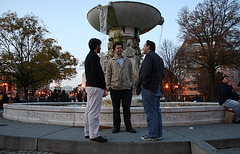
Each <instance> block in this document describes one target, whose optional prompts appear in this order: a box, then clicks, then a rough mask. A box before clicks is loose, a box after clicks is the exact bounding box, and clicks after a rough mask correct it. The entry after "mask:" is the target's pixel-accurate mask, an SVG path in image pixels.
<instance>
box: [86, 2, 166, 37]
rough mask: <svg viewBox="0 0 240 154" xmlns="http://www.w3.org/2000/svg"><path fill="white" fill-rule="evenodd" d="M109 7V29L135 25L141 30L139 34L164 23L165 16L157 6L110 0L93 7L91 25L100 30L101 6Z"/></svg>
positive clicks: (88, 17)
mask: <svg viewBox="0 0 240 154" xmlns="http://www.w3.org/2000/svg"><path fill="white" fill-rule="evenodd" d="M103 7H107V8H108V15H107V30H109V29H111V28H113V27H135V28H137V29H138V30H139V34H143V33H146V32H148V31H150V30H151V29H153V28H154V27H155V26H156V25H162V24H163V22H164V18H163V17H162V16H161V13H160V11H159V10H158V9H156V8H155V7H153V6H151V5H148V4H145V3H140V2H131V1H115V2H109V4H108V5H106V6H101V5H98V6H96V7H94V8H92V9H91V10H90V11H89V12H88V14H87V19H88V21H89V23H90V25H91V26H92V27H93V28H94V29H96V30H97V31H100V19H99V15H100V8H103Z"/></svg>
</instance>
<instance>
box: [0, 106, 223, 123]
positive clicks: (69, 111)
mask: <svg viewBox="0 0 240 154" xmlns="http://www.w3.org/2000/svg"><path fill="white" fill-rule="evenodd" d="M59 104H60V105H61V104H62V105H61V106H60V105H59ZM66 104H69V103H59V102H57V103H53V102H51V103H49V102H47V103H16V104H14V103H13V104H4V113H3V117H4V118H6V119H9V120H14V121H19V122H29V123H41V124H54V125H67V126H84V112H85V107H81V106H79V107H76V106H74V107H73V106H66ZM74 104H76V105H77V104H78V105H79V104H81V103H74ZM51 105H52V106H51ZM112 112H113V111H112V107H102V108H101V113H100V125H101V126H109V127H112V126H113V115H112ZM161 112H162V121H163V126H183V125H197V124H210V123H222V122H223V120H224V115H225V108H224V107H222V106H219V105H217V104H215V105H211V106H182V107H172V106H170V107H161ZM122 113H123V112H122V109H121V118H122V119H123V116H122ZM122 121H123V120H122ZM131 121H132V125H133V127H147V122H146V121H147V120H146V117H145V113H144V109H143V107H131ZM121 125H122V127H124V123H123V122H122V123H121Z"/></svg>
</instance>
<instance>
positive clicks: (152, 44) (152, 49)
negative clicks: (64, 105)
mask: <svg viewBox="0 0 240 154" xmlns="http://www.w3.org/2000/svg"><path fill="white" fill-rule="evenodd" d="M146 43H147V46H150V50H151V51H155V48H156V47H155V43H154V42H153V41H149V40H147V42H146Z"/></svg>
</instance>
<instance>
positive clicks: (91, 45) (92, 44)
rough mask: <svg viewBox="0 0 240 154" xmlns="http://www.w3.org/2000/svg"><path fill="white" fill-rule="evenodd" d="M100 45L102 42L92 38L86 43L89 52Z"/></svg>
mask: <svg viewBox="0 0 240 154" xmlns="http://www.w3.org/2000/svg"><path fill="white" fill-rule="evenodd" d="M100 44H102V42H101V40H99V39H97V38H92V39H90V41H89V42H88V46H89V48H90V50H95V49H96V48H97V46H99V45H100Z"/></svg>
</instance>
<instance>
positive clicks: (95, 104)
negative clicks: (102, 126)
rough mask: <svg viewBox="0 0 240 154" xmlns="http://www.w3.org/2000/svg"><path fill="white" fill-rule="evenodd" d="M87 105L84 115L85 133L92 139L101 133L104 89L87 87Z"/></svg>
mask: <svg viewBox="0 0 240 154" xmlns="http://www.w3.org/2000/svg"><path fill="white" fill-rule="evenodd" d="M86 92H87V106H86V110H85V115H84V123H85V124H84V134H85V136H89V137H90V139H93V138H96V137H98V136H100V135H99V115H100V111H101V105H102V97H103V90H102V89H101V88H97V87H86Z"/></svg>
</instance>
